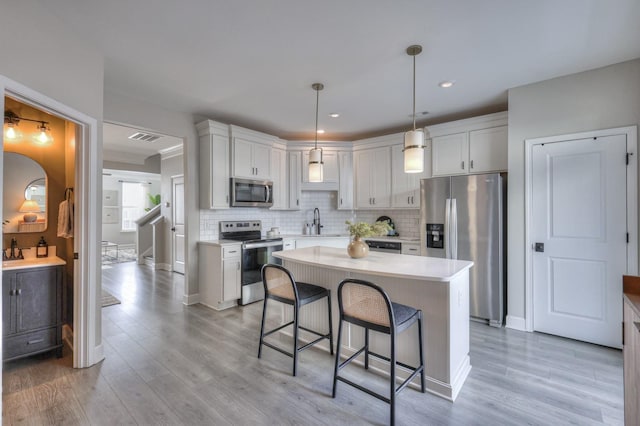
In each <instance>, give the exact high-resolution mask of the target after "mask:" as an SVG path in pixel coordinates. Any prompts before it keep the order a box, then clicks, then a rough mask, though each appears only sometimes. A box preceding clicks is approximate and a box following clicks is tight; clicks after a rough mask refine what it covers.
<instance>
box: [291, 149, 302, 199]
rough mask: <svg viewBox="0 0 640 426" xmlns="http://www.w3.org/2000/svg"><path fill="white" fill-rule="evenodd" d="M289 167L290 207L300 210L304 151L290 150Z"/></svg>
mask: <svg viewBox="0 0 640 426" xmlns="http://www.w3.org/2000/svg"><path fill="white" fill-rule="evenodd" d="M287 157H288V162H289V167H288V172H289V208H290V209H292V210H300V197H301V196H302V194H301V191H300V184H301V182H302V176H301V175H302V152H301V151H290V152H288V153H287Z"/></svg>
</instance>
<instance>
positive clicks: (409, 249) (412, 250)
mask: <svg viewBox="0 0 640 426" xmlns="http://www.w3.org/2000/svg"><path fill="white" fill-rule="evenodd" d="M400 250H401V251H400V254H411V255H413V256H420V243H417V242H416V243H406V242H403V243H402V247H401V249H400Z"/></svg>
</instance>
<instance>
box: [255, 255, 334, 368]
mask: <svg viewBox="0 0 640 426" xmlns="http://www.w3.org/2000/svg"><path fill="white" fill-rule="evenodd" d="M262 283H263V284H264V308H263V310H262V324H261V325H260V345H259V346H258V358H260V356H261V355H262V345H264V346H268V347H270V348H271V349H275V350H276V351H278V352H281V353H283V354H285V355H287V356H290V357H293V375H294V376H295V375H296V373H297V370H298V352H301V351H303V350H305V349H307V348H309V347H311V346H313V345H314V344H316V343H318V342H319V341H321V340H322V339H329V347H330V350H331V355H333V332H332V330H333V327H332V324H331V291H330V290H328V289H326V288H324V287H320V286H317V285H313V284H307V283H302V282H296V281H295V280H294V279H293V276H292V275H291V272H289V270H287V269H286V268H284V267H282V266H280V265H272V264H266V265H264V266H263V267H262ZM323 297H326V298H327V306H328V307H329V333H327V334H322V333H319V332H317V331H315V330H310V329H308V328H306V327H302V326H300V325H298V319H299V313H300V308H301V307H303V306H304V305H308V304H309V303H311V302H315V301H316V300H319V299H322V298H323ZM269 299H273V300H277V301H278V302H282V303H286V304H287V305H292V306H293V321H290V322H288V323H286V324H282V325H280V326H278V327H276V328H274V329H273V330H269V331H267V332H265V331H264V321H265V317H266V314H267V300H269ZM291 324H293V352H292V353H290V352H287V351H285V350H283V349H281V348H279V347H277V346H275V345H272V344H270V343H269V342H265V341H264V338H265V337H267V336H268V335H270V334H272V333H275V332H276V331H279V330H281V329H283V328H285V327H287V326H289V325H291ZM298 329H301V330H305V331H308V332H310V333H313V334H315V335H317V336H320V337H318V338H317V339H316V340H314V341H312V342H309V343H307V344H306V345H304V346H298Z"/></svg>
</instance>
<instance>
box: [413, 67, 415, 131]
mask: <svg viewBox="0 0 640 426" xmlns="http://www.w3.org/2000/svg"><path fill="white" fill-rule="evenodd" d="M413 131H414V132H415V131H416V56H415V55H413Z"/></svg>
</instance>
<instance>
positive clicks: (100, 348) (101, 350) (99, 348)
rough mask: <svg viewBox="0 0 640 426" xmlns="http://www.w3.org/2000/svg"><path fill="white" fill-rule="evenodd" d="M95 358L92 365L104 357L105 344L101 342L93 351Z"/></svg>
mask: <svg viewBox="0 0 640 426" xmlns="http://www.w3.org/2000/svg"><path fill="white" fill-rule="evenodd" d="M93 355H94V357H95V358H94V359H93V362H92V363H91V365H94V364H97V363H99V362H100V361H102V360H103V359H104V346H103V345H102V344H99V345H98V346H96V348H95V350H94V351H93Z"/></svg>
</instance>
